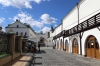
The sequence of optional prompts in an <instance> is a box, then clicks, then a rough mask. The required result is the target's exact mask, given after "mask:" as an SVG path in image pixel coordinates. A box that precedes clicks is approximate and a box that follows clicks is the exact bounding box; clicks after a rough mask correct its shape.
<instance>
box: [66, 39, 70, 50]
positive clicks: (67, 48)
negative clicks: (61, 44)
mask: <svg viewBox="0 0 100 66" xmlns="http://www.w3.org/2000/svg"><path fill="white" fill-rule="evenodd" d="M65 49H66V51H69V47H68V41H67V40H66V41H65Z"/></svg>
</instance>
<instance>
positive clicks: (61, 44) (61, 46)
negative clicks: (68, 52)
mask: <svg viewBox="0 0 100 66" xmlns="http://www.w3.org/2000/svg"><path fill="white" fill-rule="evenodd" d="M62 48H63V42H62V39H61V40H60V49H62Z"/></svg>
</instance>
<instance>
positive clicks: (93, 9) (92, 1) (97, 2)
mask: <svg viewBox="0 0 100 66" xmlns="http://www.w3.org/2000/svg"><path fill="white" fill-rule="evenodd" d="M99 6H100V0H84V2H82V3H80V6H79V14H80V15H79V16H80V22H83V21H84V20H86V19H88V18H89V17H91V16H93V15H95V14H97V13H99V12H100V7H99Z"/></svg>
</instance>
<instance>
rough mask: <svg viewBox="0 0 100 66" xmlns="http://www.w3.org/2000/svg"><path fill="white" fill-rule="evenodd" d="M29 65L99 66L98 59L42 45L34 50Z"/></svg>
mask: <svg viewBox="0 0 100 66" xmlns="http://www.w3.org/2000/svg"><path fill="white" fill-rule="evenodd" d="M30 65H31V66H100V60H98V59H93V58H88V57H83V56H81V55H77V54H72V53H69V52H64V51H61V50H57V49H52V47H42V48H41V52H36V53H35V54H34V57H33V61H32V62H31V64H30Z"/></svg>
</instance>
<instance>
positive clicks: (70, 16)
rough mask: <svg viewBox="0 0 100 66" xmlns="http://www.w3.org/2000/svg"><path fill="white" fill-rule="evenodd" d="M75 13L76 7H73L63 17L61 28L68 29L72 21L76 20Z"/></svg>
mask: <svg viewBox="0 0 100 66" xmlns="http://www.w3.org/2000/svg"><path fill="white" fill-rule="evenodd" d="M77 17H78V15H77V7H75V8H74V9H73V11H71V12H70V13H69V14H68V15H67V16H66V17H65V18H64V19H63V21H62V22H63V30H65V29H68V28H67V27H70V25H72V24H73V23H75V22H77V20H78V18H77ZM77 24H78V23H77Z"/></svg>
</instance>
